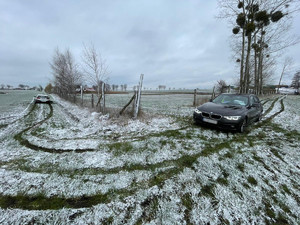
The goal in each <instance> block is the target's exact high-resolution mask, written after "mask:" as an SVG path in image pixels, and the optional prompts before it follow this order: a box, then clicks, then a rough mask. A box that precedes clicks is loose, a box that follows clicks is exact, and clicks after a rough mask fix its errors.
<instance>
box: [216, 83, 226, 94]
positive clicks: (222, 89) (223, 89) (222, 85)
mask: <svg viewBox="0 0 300 225" xmlns="http://www.w3.org/2000/svg"><path fill="white" fill-rule="evenodd" d="M227 87H228V85H227V84H226V82H225V81H224V80H218V81H217V84H216V91H217V92H218V93H224V92H226V90H227Z"/></svg>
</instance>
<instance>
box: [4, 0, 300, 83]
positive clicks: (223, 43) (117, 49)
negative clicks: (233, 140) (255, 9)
mask: <svg viewBox="0 0 300 225" xmlns="http://www.w3.org/2000/svg"><path fill="white" fill-rule="evenodd" d="M218 10H219V9H218V8H217V0H209V1H208V0H85V1H79V0H78V1H76V0H60V1H57V0H43V1H41V0H26V1H24V0H0V84H5V85H6V84H10V85H13V86H18V85H19V84H27V85H30V86H33V85H39V84H41V85H42V86H45V85H46V84H47V83H48V82H50V81H51V79H52V74H51V69H50V66H49V62H51V59H52V56H53V55H54V50H55V49H56V48H57V47H58V48H59V49H60V50H61V51H64V50H65V49H66V48H69V49H70V50H71V52H72V53H73V54H74V56H75V59H76V61H77V62H78V63H80V61H81V57H80V55H81V53H82V50H83V43H85V44H89V43H93V44H94V46H95V47H96V49H97V50H99V51H100V52H101V54H102V56H103V57H104V58H105V59H106V61H107V64H108V65H109V68H110V71H111V74H110V76H109V83H110V84H119V85H120V84H128V86H132V85H135V84H137V83H138V80H139V75H140V74H141V73H143V74H144V75H145V77H144V86H145V87H152V88H156V87H157V86H158V85H166V86H167V87H168V88H169V87H171V88H173V87H175V88H189V89H194V88H212V86H213V85H214V84H215V83H216V81H217V80H220V79H224V80H226V81H227V83H229V84H230V83H233V82H234V80H235V78H236V77H237V71H236V69H235V66H234V64H235V63H234V62H233V60H232V59H231V57H232V52H231V50H230V46H229V39H230V35H231V29H232V28H231V27H230V26H229V25H228V24H227V22H226V21H223V20H219V19H216V16H217V14H218ZM299 22H300V17H299V16H298V17H295V19H294V28H293V29H292V31H291V32H293V33H294V34H297V35H299V36H300V25H299V24H300V23H299ZM299 52H300V46H299V45H297V46H293V47H292V48H291V49H289V50H288V51H286V56H291V57H293V58H294V61H295V67H297V68H298V69H300V64H299V62H300V54H299ZM282 61H283V59H282ZM281 64H282V63H281V61H280V60H278V68H280V67H282V65H281ZM278 71H279V69H278ZM276 77H279V72H277V74H275V79H276ZM291 77H292V75H287V76H286V78H285V81H286V82H288V83H290V81H289V79H291ZM278 79H279V78H278ZM276 80H277V79H276Z"/></svg>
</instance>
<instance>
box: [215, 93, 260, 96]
mask: <svg viewBox="0 0 300 225" xmlns="http://www.w3.org/2000/svg"><path fill="white" fill-rule="evenodd" d="M220 95H238V96H256V95H255V94H239V93H237V94H234V93H221V94H220Z"/></svg>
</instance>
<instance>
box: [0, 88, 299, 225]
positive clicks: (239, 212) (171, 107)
mask: <svg viewBox="0 0 300 225" xmlns="http://www.w3.org/2000/svg"><path fill="white" fill-rule="evenodd" d="M28 93H29V92H28ZM31 94H32V95H31V96H30V94H26V95H25V94H24V95H16V93H13V92H11V93H9V94H7V95H5V96H0V106H1V110H0V113H1V116H0V166H1V168H0V207H1V208H0V224H172V225H173V224H280V223H281V224H299V223H300V219H299V218H300V166H299V161H300V152H299V149H300V146H299V143H300V142H299V141H300V122H299V121H300V119H299V116H300V111H299V109H300V97H299V96H272V97H268V98H265V99H264V100H263V103H264V112H265V114H264V117H263V120H262V121H261V122H259V123H257V124H254V125H252V126H251V127H250V128H249V130H248V132H246V133H245V134H239V133H226V132H221V131H217V130H213V129H207V128H203V127H199V126H195V125H194V124H193V122H192V112H193V107H191V103H192V99H191V100H190V97H189V96H184V95H172V96H163V97H162V96H159V97H158V96H142V107H143V110H144V112H145V114H150V113H151V116H147V115H146V116H144V117H143V118H142V119H138V120H128V119H126V120H124V121H118V120H117V119H111V118H110V117H109V116H108V115H102V114H99V113H95V112H90V111H89V110H88V109H83V108H80V107H78V106H75V105H72V104H70V103H68V102H65V101H63V100H61V99H59V98H58V97H57V96H52V97H53V99H54V102H55V103H54V104H52V105H47V104H38V105H34V104H32V103H31V100H32V96H33V95H34V93H31ZM10 95H15V96H18V99H17V100H16V101H15V102H14V103H13V104H12V103H11V104H9V103H7V102H12V100H9V101H8V99H13V98H14V97H13V96H10ZM113 97H114V96H113V95H112V96H110V98H113ZM119 98H120V96H119ZM126 101H127V99H126V100H125V103H126ZM111 102H113V101H111ZM4 106H5V107H4ZM4 108H5V109H4ZM153 113H154V115H153ZM146 118H147V119H146Z"/></svg>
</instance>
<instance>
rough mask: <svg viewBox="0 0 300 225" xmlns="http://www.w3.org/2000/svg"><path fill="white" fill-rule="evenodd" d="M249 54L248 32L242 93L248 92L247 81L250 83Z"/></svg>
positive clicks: (249, 36)
mask: <svg viewBox="0 0 300 225" xmlns="http://www.w3.org/2000/svg"><path fill="white" fill-rule="evenodd" d="M250 54H251V34H248V43H247V55H246V62H245V76H244V91H243V93H248V92H249V83H250Z"/></svg>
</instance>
